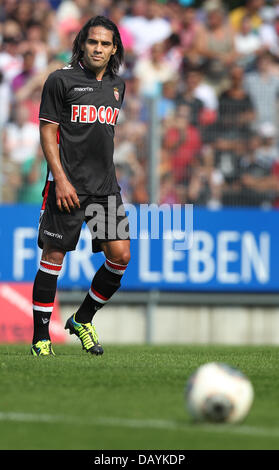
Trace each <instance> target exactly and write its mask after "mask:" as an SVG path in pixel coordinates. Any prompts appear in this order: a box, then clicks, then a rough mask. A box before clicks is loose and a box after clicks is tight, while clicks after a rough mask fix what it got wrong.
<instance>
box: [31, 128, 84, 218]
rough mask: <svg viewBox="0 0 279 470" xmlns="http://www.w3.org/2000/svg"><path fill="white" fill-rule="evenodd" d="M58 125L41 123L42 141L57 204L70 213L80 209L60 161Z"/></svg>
mask: <svg viewBox="0 0 279 470" xmlns="http://www.w3.org/2000/svg"><path fill="white" fill-rule="evenodd" d="M57 130H58V124H55V123H51V122H47V121H40V139H41V145H42V149H43V152H44V155H45V158H46V160H47V163H48V166H49V168H50V171H51V173H52V175H53V179H54V181H55V191H56V203H57V206H58V208H59V210H61V211H63V208H64V209H65V210H66V211H68V212H70V210H71V209H73V208H74V207H80V203H79V199H78V196H77V193H76V190H75V188H74V187H73V185H72V184H71V183H70V182H69V180H68V178H67V176H66V175H65V172H64V170H63V167H62V165H61V161H60V155H59V149H58V145H57Z"/></svg>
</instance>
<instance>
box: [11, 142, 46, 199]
mask: <svg viewBox="0 0 279 470" xmlns="http://www.w3.org/2000/svg"><path fill="white" fill-rule="evenodd" d="M20 173H21V177H22V182H21V186H20V188H19V190H18V201H19V202H22V203H27V204H40V203H41V201H42V190H43V188H44V184H45V179H46V174H47V163H46V160H45V158H44V154H43V151H42V148H41V146H40V145H39V146H38V147H37V152H36V153H35V155H32V156H30V158H28V159H27V160H25V162H24V163H23V164H22V165H21V168H20Z"/></svg>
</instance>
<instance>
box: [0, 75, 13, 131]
mask: <svg viewBox="0 0 279 470" xmlns="http://www.w3.org/2000/svg"><path fill="white" fill-rule="evenodd" d="M0 103H1V113H0V130H1V129H2V127H4V126H5V125H6V124H7V122H8V120H9V118H10V111H11V88H10V86H9V84H8V83H7V82H4V81H3V73H2V72H1V71H0Z"/></svg>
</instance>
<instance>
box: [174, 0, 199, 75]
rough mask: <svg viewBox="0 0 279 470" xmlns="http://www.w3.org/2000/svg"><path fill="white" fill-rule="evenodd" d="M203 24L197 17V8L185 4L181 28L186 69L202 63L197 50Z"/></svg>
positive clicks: (182, 50) (180, 35)
mask: <svg viewBox="0 0 279 470" xmlns="http://www.w3.org/2000/svg"><path fill="white" fill-rule="evenodd" d="M201 30H202V25H201V23H200V22H199V21H198V19H197V15H196V10H195V8H194V7H193V6H192V5H190V6H185V7H184V8H183V10H182V18H181V24H180V28H179V37H180V47H181V52H182V56H183V58H184V69H187V68H188V67H190V68H191V67H192V66H193V65H197V64H199V63H200V55H199V52H198V50H197V40H198V35H199V34H200V32H201Z"/></svg>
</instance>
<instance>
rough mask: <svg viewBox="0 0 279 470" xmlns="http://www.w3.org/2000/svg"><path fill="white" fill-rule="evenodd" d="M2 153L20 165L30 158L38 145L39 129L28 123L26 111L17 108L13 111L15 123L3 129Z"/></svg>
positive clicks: (23, 107)
mask: <svg viewBox="0 0 279 470" xmlns="http://www.w3.org/2000/svg"><path fill="white" fill-rule="evenodd" d="M3 144H4V145H3V146H4V152H5V154H6V155H7V157H8V158H9V160H11V161H12V162H15V163H17V164H22V163H23V162H25V161H26V160H27V159H29V158H30V157H32V155H34V154H35V153H36V151H37V147H38V145H39V127H38V125H36V124H34V123H32V122H30V121H29V115H28V110H27V108H26V107H25V106H18V107H16V110H15V121H14V122H10V123H8V124H7V125H6V127H5V129H4V138H3Z"/></svg>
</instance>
